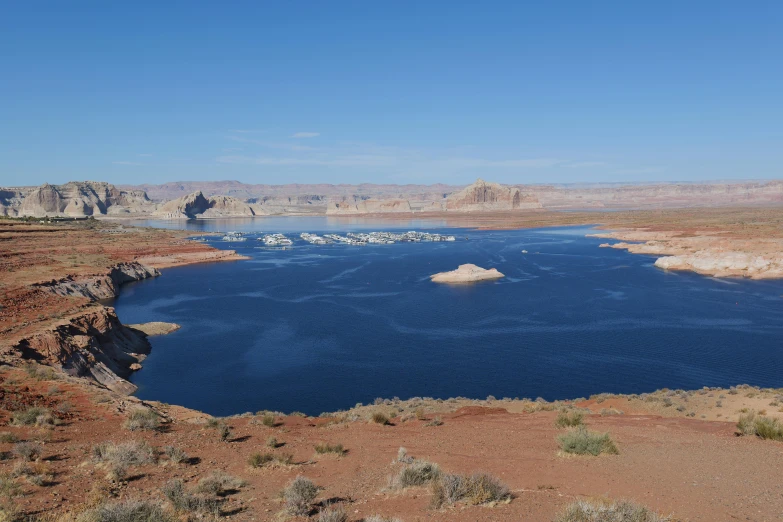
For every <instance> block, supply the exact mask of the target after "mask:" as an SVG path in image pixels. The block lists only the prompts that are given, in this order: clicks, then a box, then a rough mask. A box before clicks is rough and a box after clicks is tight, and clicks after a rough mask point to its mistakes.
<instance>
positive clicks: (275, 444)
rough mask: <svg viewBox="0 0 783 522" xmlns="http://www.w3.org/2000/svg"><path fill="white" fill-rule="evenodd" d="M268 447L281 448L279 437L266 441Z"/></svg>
mask: <svg viewBox="0 0 783 522" xmlns="http://www.w3.org/2000/svg"><path fill="white" fill-rule="evenodd" d="M266 445H267V447H269V448H277V447H278V446H280V445H281V444H280V442H279V441H278V440H277V437H269V438H268V439H266Z"/></svg>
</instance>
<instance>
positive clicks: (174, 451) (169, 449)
mask: <svg viewBox="0 0 783 522" xmlns="http://www.w3.org/2000/svg"><path fill="white" fill-rule="evenodd" d="M163 453H164V454H165V455H166V456H167V457H168V458H169V460H170V461H171V462H173V463H174V464H182V463H183V462H187V460H188V454H187V453H185V450H183V449H181V448H178V447H176V446H165V447H164V448H163Z"/></svg>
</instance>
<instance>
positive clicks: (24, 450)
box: [11, 441, 42, 462]
mask: <svg viewBox="0 0 783 522" xmlns="http://www.w3.org/2000/svg"><path fill="white" fill-rule="evenodd" d="M41 450H42V447H41V445H40V444H38V443H37V442H29V441H24V442H17V443H16V444H14V447H13V449H12V450H11V452H12V453H13V454H14V455H16V456H17V457H19V458H20V459H22V460H24V461H26V462H29V461H32V460H36V459H37V458H39V457H40V456H41Z"/></svg>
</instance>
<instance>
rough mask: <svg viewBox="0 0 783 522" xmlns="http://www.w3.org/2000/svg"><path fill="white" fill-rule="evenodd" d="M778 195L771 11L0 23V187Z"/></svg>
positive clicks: (176, 16) (318, 8)
mask: <svg viewBox="0 0 783 522" xmlns="http://www.w3.org/2000/svg"><path fill="white" fill-rule="evenodd" d="M477 176H481V177H483V178H485V179H489V180H495V181H500V182H504V183H546V182H582V181H671V180H709V179H762V178H780V177H783V2H780V1H767V2H762V1H759V2H754V1H751V2H737V1H731V2H724V1H715V0H711V1H695V0H694V1H673V2H669V1H654V2H629V1H598V2H585V1H573V2H470V3H467V2H455V1H449V2H445V1H444V2H436V1H415V2H407V1H399V0H395V1H388V2H376V1H357V2H338V1H317V2H316V1H314V2H296V1H290V2H287V1H286V2H271V1H270V2H260V1H256V2H247V3H242V2H217V1H215V2H196V1H187V2H170V1H154V2H152V1H127V2H119V1H117V2H106V1H95V2H80V1H76V0H73V1H55V0H52V1H49V2H36V1H8V2H3V3H2V5H0V185H29V184H39V183H42V182H44V181H48V182H51V183H60V182H65V181H68V180H71V179H80V180H81V179H95V180H108V181H111V182H114V183H141V182H147V183H155V182H164V181H173V180H216V179H237V180H240V181H245V182H251V183H290V182H300V183H356V182H375V183H437V182H444V183H466V182H469V181H471V180H472V179H474V178H475V177H477Z"/></svg>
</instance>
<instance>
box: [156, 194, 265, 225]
mask: <svg viewBox="0 0 783 522" xmlns="http://www.w3.org/2000/svg"><path fill="white" fill-rule="evenodd" d="M153 216H155V217H159V218H163V219H193V218H217V217H242V216H245V217H252V216H255V212H254V211H253V209H252V208H251V207H250V205H248V204H247V203H245V202H243V201H240V200H238V199H236V198H232V197H230V196H212V197H211V198H208V199H207V198H205V197H204V194H202V193H201V191H198V192H194V193H192V194H188V195H187V196H183V197H181V198H178V199H175V200H173V201H169V202H168V203H164V204H163V205H161V206H160V207H158V209H157V210H155V212H154V213H153Z"/></svg>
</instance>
